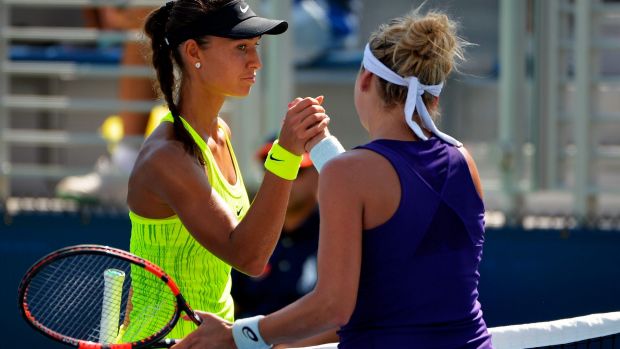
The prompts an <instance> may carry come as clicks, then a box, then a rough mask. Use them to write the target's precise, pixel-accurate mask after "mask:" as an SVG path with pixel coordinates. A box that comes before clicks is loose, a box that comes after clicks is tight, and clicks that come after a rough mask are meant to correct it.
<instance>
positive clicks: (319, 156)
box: [310, 136, 344, 172]
mask: <svg viewBox="0 0 620 349" xmlns="http://www.w3.org/2000/svg"><path fill="white" fill-rule="evenodd" d="M341 153H344V147H343V146H342V144H340V142H339V141H338V138H336V137H334V136H329V137H326V138H323V140H321V141H320V142H319V143H318V144H317V145H315V146H314V147H313V148H312V149H310V159H311V160H312V163H313V164H314V167H316V170H317V171H319V172H321V169H322V168H323V165H325V164H326V163H327V162H328V161H329V160H331V159H333V158H335V157H336V156H338V155H339V154H341Z"/></svg>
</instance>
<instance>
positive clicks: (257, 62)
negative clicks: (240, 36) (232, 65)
mask: <svg viewBox="0 0 620 349" xmlns="http://www.w3.org/2000/svg"><path fill="white" fill-rule="evenodd" d="M248 66H249V67H250V68H252V69H254V70H259V69H260V68H262V67H263V62H261V59H260V55H259V54H258V50H252V53H250V55H249V61H248Z"/></svg>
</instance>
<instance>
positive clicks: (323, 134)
mask: <svg viewBox="0 0 620 349" xmlns="http://www.w3.org/2000/svg"><path fill="white" fill-rule="evenodd" d="M329 136H330V133H329V129H328V128H327V126H326V127H325V128H324V129H323V130H321V132H319V133H318V134H316V135H315V136H314V137H312V138H310V140H308V141H307V142H306V146H305V147H306V151H307V152H310V151H311V150H312V148H314V146H315V145H317V144H319V142H320V141H322V140H323V139H324V138H327V137H329Z"/></svg>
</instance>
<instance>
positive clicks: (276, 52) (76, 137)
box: [0, 0, 620, 347]
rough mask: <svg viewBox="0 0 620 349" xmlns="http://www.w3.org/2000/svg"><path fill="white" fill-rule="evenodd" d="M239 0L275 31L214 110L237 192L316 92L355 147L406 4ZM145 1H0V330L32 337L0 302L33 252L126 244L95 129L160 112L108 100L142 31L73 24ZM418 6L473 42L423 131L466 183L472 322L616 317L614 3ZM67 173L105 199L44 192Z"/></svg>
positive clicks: (116, 138) (150, 103) (618, 221)
mask: <svg viewBox="0 0 620 349" xmlns="http://www.w3.org/2000/svg"><path fill="white" fill-rule="evenodd" d="M248 3H250V4H251V5H252V7H253V8H254V10H255V12H257V13H259V14H260V15H263V16H270V17H276V18H282V19H286V20H288V21H289V23H290V26H291V27H290V30H289V32H287V34H285V35H282V36H279V37H265V38H263V40H262V46H261V47H262V48H261V50H262V59H263V64H264V67H263V69H262V71H260V72H259V74H258V81H257V84H256V86H255V87H254V89H253V91H252V93H251V94H250V96H249V97H248V98H244V99H230V100H229V101H227V103H226V106H225V115H221V116H222V117H223V118H224V119H226V120H227V121H228V122H229V125H230V126H231V128H232V132H233V135H234V137H233V143H234V147H235V152H236V154H237V157H238V160H239V162H240V167H241V169H243V171H244V173H243V175H244V179H245V182H246V185H247V186H248V190H249V191H250V192H252V191H254V190H255V189H256V188H257V185H258V183H259V181H260V180H261V178H262V170H261V167H260V164H259V163H258V162H257V161H256V160H255V152H256V149H257V148H258V147H259V146H260V145H261V144H262V143H263V142H264V141H265V139H266V138H267V137H269V135H271V134H273V133H274V132H275V131H277V130H278V129H279V125H280V120H281V118H282V117H283V116H284V113H285V110H286V105H287V103H288V101H290V100H291V99H293V98H294V97H296V96H318V95H324V96H325V102H324V105H325V107H326V109H327V112H328V114H329V115H330V117H331V124H330V128H331V131H332V133H333V134H335V135H337V136H338V138H339V139H340V140H341V142H342V143H343V145H344V146H345V148H351V147H353V146H355V145H357V144H361V143H364V142H366V141H367V138H366V134H365V132H364V130H363V129H362V128H361V126H360V125H359V122H358V120H357V116H356V113H355V109H354V106H353V84H354V81H355V77H356V74H357V72H358V69H359V67H360V64H361V58H362V49H363V46H364V45H365V43H366V40H367V38H368V36H369V34H370V33H371V32H372V31H373V30H374V29H376V27H377V26H378V25H379V24H380V23H383V22H385V21H387V20H389V19H390V18H393V17H396V16H399V15H400V14H404V13H405V12H407V11H410V10H412V9H414V8H416V7H418V6H419V5H420V4H421V3H422V2H421V1H405V0H388V1H374V0H353V1H333V2H330V1H327V0H316V1H315V0H252V1H248ZM161 4H162V3H161V2H159V1H153V0H109V1H104V0H0V31H1V32H0V59H2V61H1V62H0V213H1V214H2V217H3V221H2V222H0V253H1V256H2V257H1V260H2V262H1V263H2V264H3V266H5V267H8V268H5V269H8V270H9V281H10V283H9V287H7V288H5V290H4V291H2V292H3V293H2V295H1V297H0V299H1V301H0V302H2V303H1V306H2V314H5V315H2V317H1V318H0V324H1V326H0V327H1V328H16V329H15V330H16V331H23V334H26V333H28V334H29V333H31V332H29V330H28V329H22V327H25V326H26V325H25V323H24V322H23V321H21V320H19V319H18V314H17V311H16V307H15V305H14V299H15V291H14V290H15V289H16V287H17V283H18V281H19V279H20V277H21V275H22V274H23V272H24V271H25V270H26V269H27V267H28V266H29V265H30V264H31V263H32V262H34V261H35V260H36V259H37V258H38V257H40V256H42V254H44V253H47V252H50V251H51V250H52V249H54V248H58V247H61V246H64V245H67V244H71V243H104V244H109V245H114V246H118V247H122V248H127V247H128V241H129V221H128V218H127V209H126V207H125V206H124V202H123V199H122V198H123V195H122V193H123V192H122V188H121V189H120V191H117V189H114V188H115V187H114V185H117V184H118V183H120V187H123V185H124V183H125V182H126V171H125V172H124V171H122V170H119V169H117V168H115V167H114V165H113V158H114V152H115V151H116V150H117V149H118V148H120V144H123V142H124V141H122V140H121V139H122V136H123V135H122V132H120V133H119V131H118V127H119V123H120V121H119V119H118V117H117V118H110V116H111V115H118V114H119V113H125V114H127V113H129V114H131V113H134V114H140V113H142V114H146V115H148V114H156V113H157V107H158V106H160V105H161V101H160V100H158V99H157V98H155V97H151V98H148V97H147V98H144V99H136V98H135V97H130V98H127V97H126V95H125V94H124V92H123V91H121V90H122V84H121V83H120V82H121V81H122V79H124V78H125V79H127V78H129V79H132V78H133V79H143V80H144V79H149V78H151V77H152V73H153V72H152V70H151V69H150V68H148V67H147V66H144V65H141V64H139V62H138V63H135V62H130V63H128V64H127V62H126V61H124V59H123V57H124V56H123V55H124V52H125V51H124V49H125V48H126V45H127V43H134V44H136V43H138V44H139V43H140V42H141V40H143V36H142V34H141V33H140V32H139V31H137V30H135V29H132V28H131V27H105V26H104V25H100V24H101V23H98V24H97V23H95V24H93V23H92V17H89V15H88V13H89V12H88V11H92V10H98V9H99V10H100V9H103V8H106V7H111V8H112V9H116V10H127V9H144V8H148V7H149V6H159V5H161ZM432 8H438V9H441V10H443V11H446V12H447V13H448V14H449V15H451V16H452V17H454V18H456V19H457V20H458V21H459V22H460V24H461V28H460V33H461V36H462V37H463V38H465V39H466V40H467V41H469V42H470V43H472V44H473V45H472V46H470V47H469V48H468V50H467V52H466V57H467V61H465V62H463V64H462V66H461V67H460V68H459V72H457V73H454V74H453V75H452V77H451V79H450V80H449V81H448V82H447V84H446V86H445V88H444V90H443V93H442V95H441V102H440V105H441V107H442V115H443V116H442V119H441V120H440V122H439V123H440V128H442V130H445V131H446V132H447V133H449V134H451V135H453V136H455V137H456V138H458V139H459V140H461V141H462V142H463V143H464V144H465V146H466V147H468V149H469V150H470V152H471V153H472V154H473V156H474V158H475V159H476V161H477V163H478V167H479V170H480V173H481V178H482V182H483V187H484V190H485V204H486V206H487V216H486V221H487V243H486V245H485V257H484V260H483V267H482V269H481V274H482V277H481V285H480V286H481V287H480V290H481V300H482V304H483V310H484V311H485V317H486V319H487V322H488V323H489V325H491V326H497V325H504V324H510V323H518V322H532V321H542V320H551V319H554V318H560V317H566V316H577V315H584V314H587V313H592V312H603V311H613V310H618V309H620V299H618V296H617V295H618V294H620V268H619V267H618V266H620V253H618V250H619V249H620V2H619V1H611V0H591V1H589V0H467V1H465V0H447V1H439V0H428V1H426V2H425V5H424V8H423V10H424V9H432ZM100 19H101V18H100ZM140 52H143V51H140ZM153 108H155V113H152V111H153ZM126 131H127V129H126ZM127 134H128V133H127V132H125V135H127ZM126 138H127V139H126V141H128V142H129V143H131V142H133V143H134V146H139V143H140V141H141V139H140V137H136V138H135V139H129V138H130V137H126ZM111 159H112V160H111ZM171 166H174V165H173V164H171ZM72 176H73V178H74V180H73V182H71V183H77V184H76V185H78V186H79V185H80V183H89V184H85V185H90V186H93V185H94V186H96V185H97V184H100V185H103V184H102V183H112V184H110V185H112V187H109V188H108V187H105V186H104V189H103V191H102V192H103V193H105V194H107V195H100V196H97V195H94V196H88V197H80V195H59V193H61V194H62V193H64V194H67V193H68V192H70V191H71V190H73V189H71V188H69V189H67V187H64V186H61V187H62V188H60V189H64V191H63V190H60V189H59V183H61V182H62V181H63V180H66V178H68V177H72ZM85 176H86V177H87V178H86V179H85ZM88 176H90V177H88ZM75 178H78V179H75ZM80 180H87V182H80ZM88 181H90V182H88ZM106 181H108V182H106ZM65 183H67V182H65ZM93 183H94V184H93ZM117 186H118V185H117ZM116 193H119V194H116ZM5 293H6V294H5ZM5 307H6V309H5ZM6 314H8V315H6ZM21 325H23V326H21ZM17 333H21V332H17ZM33 336H35V335H34V333H33ZM37 336H38V335H37ZM41 338H42V337H41ZM45 343H47V342H45ZM0 347H4V344H0ZM31 347H35V345H33V346H31Z"/></svg>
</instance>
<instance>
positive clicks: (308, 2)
mask: <svg viewBox="0 0 620 349" xmlns="http://www.w3.org/2000/svg"><path fill="white" fill-rule="evenodd" d="M360 13H361V2H360V1H359V0H295V2H294V6H293V25H294V33H295V40H294V42H295V43H296V44H297V46H296V47H295V52H294V60H295V64H297V65H311V64H313V63H315V62H316V61H318V60H320V59H321V58H322V57H323V56H325V55H326V54H327V53H328V52H329V51H330V50H346V49H353V48H356V46H357V41H358V35H359V21H360V18H359V15H360ZM305 28H312V30H305Z"/></svg>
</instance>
